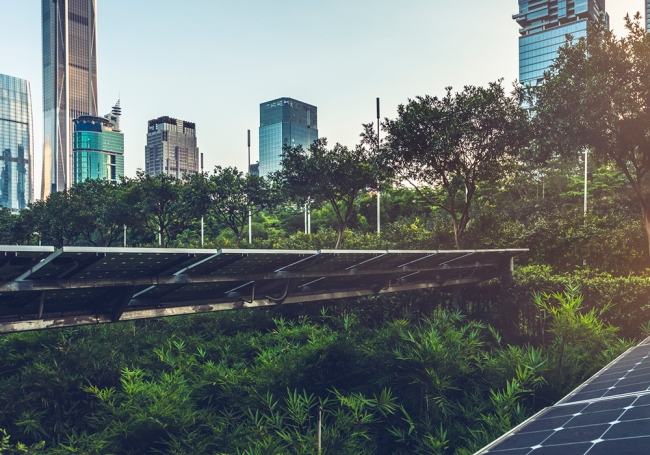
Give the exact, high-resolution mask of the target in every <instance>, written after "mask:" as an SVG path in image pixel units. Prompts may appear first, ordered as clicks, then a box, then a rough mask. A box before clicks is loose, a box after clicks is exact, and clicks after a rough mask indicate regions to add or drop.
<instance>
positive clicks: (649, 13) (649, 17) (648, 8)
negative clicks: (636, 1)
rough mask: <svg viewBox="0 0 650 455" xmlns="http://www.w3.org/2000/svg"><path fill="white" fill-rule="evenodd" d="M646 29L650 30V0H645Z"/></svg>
mask: <svg viewBox="0 0 650 455" xmlns="http://www.w3.org/2000/svg"><path fill="white" fill-rule="evenodd" d="M645 31H646V33H648V32H650V0H645Z"/></svg>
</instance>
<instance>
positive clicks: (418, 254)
mask: <svg viewBox="0 0 650 455" xmlns="http://www.w3.org/2000/svg"><path fill="white" fill-rule="evenodd" d="M524 251H526V250H467V251H345V250H298V251H284V250H209V249H138V248H85V247H64V248H62V249H59V250H55V249H54V248H52V247H3V246H0V332H8V331H21V330H33V329H42V328H51V327H64V326H70V325H81V324H96V323H105V322H116V321H124V320H132V319H142V318H150V317H160V316H171V315H178V314H188V313H201V312H209V311H218V310H230V309H238V308H251V307H258V306H270V305H280V304H288V303H296V302H308V301H314V300H324V299H339V298H345V297H358V296H365V295H373V294H382V293H388V292H400V291H406V290H413V289H424V288H435V287H444V286H458V285H466V284H471V283H477V282H480V281H482V280H485V279H490V278H493V277H497V276H500V275H501V274H503V273H505V271H507V270H509V267H510V264H511V260H512V258H513V256H515V255H517V254H519V253H521V252H524Z"/></svg>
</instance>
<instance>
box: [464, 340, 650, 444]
mask: <svg viewBox="0 0 650 455" xmlns="http://www.w3.org/2000/svg"><path fill="white" fill-rule="evenodd" d="M478 454H501V455H519V454H521V455H546V454H553V455H565V454H566V455H572V454H576V455H587V454H589V455H605V454H607V455H609V454H614V455H627V454H634V455H638V454H650V338H649V339H648V340H645V341H644V342H643V343H641V344H640V345H638V346H636V347H634V348H631V349H629V350H628V351H627V352H625V353H624V354H623V355H621V356H620V357H619V358H618V359H616V360H615V361H614V362H612V363H611V364H609V365H608V366H607V367H605V368H604V369H603V370H601V371H600V372H599V373H597V374H596V375H594V376H593V377H592V378H591V379H590V380H589V381H587V382H586V383H584V384H583V385H581V386H580V387H578V388H577V389H576V390H575V391H574V392H572V393H571V394H569V395H568V396H567V397H566V398H564V399H563V400H561V401H560V402H559V403H557V404H556V405H555V406H552V407H550V408H547V409H544V410H543V411H541V412H540V413H538V414H537V415H535V416H533V417H532V418H530V419H529V420H528V421H526V422H524V423H523V424H522V425H520V426H518V427H517V428H515V429H514V430H512V431H511V432H509V433H508V434H506V435H504V436H503V437H502V438H500V439H498V440H497V441H495V442H494V443H492V444H491V445H489V446H488V447H486V448H485V449H483V450H481V451H479V452H478V453H477V455H478Z"/></svg>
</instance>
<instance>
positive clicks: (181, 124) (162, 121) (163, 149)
mask: <svg viewBox="0 0 650 455" xmlns="http://www.w3.org/2000/svg"><path fill="white" fill-rule="evenodd" d="M200 164H201V163H200V158H199V147H198V146H197V141H196V125H195V124H194V123H192V122H186V121H185V120H178V119H175V118H172V117H160V118H157V119H155V120H150V121H149V129H148V132H147V145H146V146H145V172H146V173H147V174H149V175H158V174H169V175H173V176H174V177H176V178H179V179H180V178H183V175H184V174H189V173H196V172H199V168H200Z"/></svg>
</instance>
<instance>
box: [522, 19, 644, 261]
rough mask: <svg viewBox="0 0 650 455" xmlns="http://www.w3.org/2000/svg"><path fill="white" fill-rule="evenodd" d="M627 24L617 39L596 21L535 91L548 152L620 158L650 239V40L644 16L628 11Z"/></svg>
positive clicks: (542, 144)
mask: <svg viewBox="0 0 650 455" xmlns="http://www.w3.org/2000/svg"><path fill="white" fill-rule="evenodd" d="M626 29H627V35H626V36H624V37H621V38H618V37H616V36H615V35H614V32H613V31H611V30H609V29H608V27H607V25H606V24H605V22H604V21H601V22H600V23H598V24H596V25H592V26H591V27H590V29H589V33H588V34H587V37H586V38H581V39H579V40H577V41H570V42H569V43H568V44H567V45H565V46H563V47H562V48H561V49H560V51H559V55H558V58H557V59H556V61H555V63H554V64H553V66H552V68H551V71H550V72H548V73H547V74H546V75H545V77H544V82H543V83H542V84H539V85H538V86H537V87H535V88H534V89H532V88H531V89H530V90H529V96H530V99H531V100H533V99H534V103H535V106H534V111H535V116H534V119H535V122H534V123H535V129H536V145H537V146H538V147H539V149H540V150H541V155H546V156H548V155H550V154H552V153H556V152H559V153H561V154H564V155H570V154H575V153H579V152H582V151H583V150H584V149H590V150H593V152H595V155H596V158H597V159H598V160H599V161H600V162H601V163H606V164H609V163H613V164H615V165H616V168H617V169H618V170H619V171H621V173H622V175H624V176H625V178H626V181H627V183H628V184H629V185H630V187H631V189H632V191H633V194H634V199H635V201H636V203H637V204H638V207H639V208H640V211H641V212H642V214H643V220H644V222H645V226H646V231H647V236H648V239H650V203H649V202H648V201H649V198H648V194H647V188H646V187H647V185H646V177H647V174H648V172H649V171H650V160H649V159H648V158H649V156H650V155H649V154H650V147H649V142H648V132H649V131H650V130H649V126H648V125H650V113H649V112H648V109H647V93H648V90H650V77H649V75H650V73H649V68H648V65H647V64H646V62H647V61H648V59H649V58H650V40H648V39H647V36H646V30H645V27H644V26H643V24H642V21H641V16H640V15H639V14H637V16H635V17H634V19H631V18H630V17H629V16H627V17H626ZM646 248H648V244H646Z"/></svg>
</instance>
